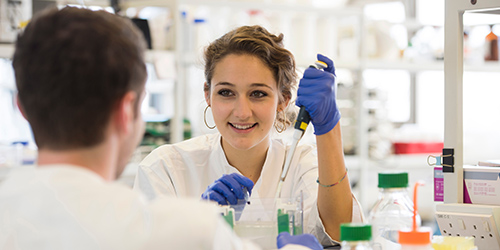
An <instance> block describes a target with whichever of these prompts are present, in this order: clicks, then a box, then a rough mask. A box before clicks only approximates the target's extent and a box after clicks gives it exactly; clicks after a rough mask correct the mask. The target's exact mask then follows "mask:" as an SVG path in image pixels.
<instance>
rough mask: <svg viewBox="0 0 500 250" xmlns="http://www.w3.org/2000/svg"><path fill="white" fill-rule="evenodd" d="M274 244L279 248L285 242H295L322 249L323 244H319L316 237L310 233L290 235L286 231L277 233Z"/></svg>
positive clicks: (314, 248) (315, 249)
mask: <svg viewBox="0 0 500 250" xmlns="http://www.w3.org/2000/svg"><path fill="white" fill-rule="evenodd" d="M276 244H277V245H278V249H281V248H282V247H284V246H285V245H287V244H295V245H301V246H305V247H308V248H310V249H313V250H323V246H321V244H319V242H318V239H316V237H314V235H312V234H301V235H290V234H289V233H288V232H283V233H280V234H279V235H278V238H277V241H276Z"/></svg>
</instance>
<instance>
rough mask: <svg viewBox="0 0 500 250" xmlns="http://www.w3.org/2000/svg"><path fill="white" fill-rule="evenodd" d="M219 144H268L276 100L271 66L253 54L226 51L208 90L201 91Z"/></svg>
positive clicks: (237, 146)
mask: <svg viewBox="0 0 500 250" xmlns="http://www.w3.org/2000/svg"><path fill="white" fill-rule="evenodd" d="M205 98H206V100H207V104H208V105H210V106H211V108H212V113H213V116H214V121H215V124H216V125H217V128H218V130H219V132H220V133H221V135H222V138H223V146H224V147H227V146H231V147H233V148H235V149H238V150H248V149H252V148H254V147H263V148H266V149H267V147H268V146H269V135H270V133H271V130H272V129H273V124H274V119H275V117H276V110H277V109H278V108H279V109H280V110H281V109H282V108H283V107H282V106H283V105H278V103H279V101H278V100H279V91H278V88H277V83H276V80H275V79H274V77H273V74H272V72H271V70H270V69H269V68H268V67H267V66H266V65H264V63H263V62H262V61H261V60H260V59H259V58H257V57H255V56H251V55H235V54H230V55H227V56H226V57H225V58H223V59H222V60H221V61H220V62H219V63H218V64H217V65H216V66H215V69H214V74H213V77H212V86H211V88H210V92H205Z"/></svg>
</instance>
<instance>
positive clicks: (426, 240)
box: [399, 228, 431, 245]
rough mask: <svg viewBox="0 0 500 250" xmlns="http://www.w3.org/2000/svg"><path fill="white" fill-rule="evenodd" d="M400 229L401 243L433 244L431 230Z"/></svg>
mask: <svg viewBox="0 0 500 250" xmlns="http://www.w3.org/2000/svg"><path fill="white" fill-rule="evenodd" d="M422 229H423V228H420V229H419V230H416V231H413V230H399V244H401V245H428V244H431V232H430V231H429V230H422Z"/></svg>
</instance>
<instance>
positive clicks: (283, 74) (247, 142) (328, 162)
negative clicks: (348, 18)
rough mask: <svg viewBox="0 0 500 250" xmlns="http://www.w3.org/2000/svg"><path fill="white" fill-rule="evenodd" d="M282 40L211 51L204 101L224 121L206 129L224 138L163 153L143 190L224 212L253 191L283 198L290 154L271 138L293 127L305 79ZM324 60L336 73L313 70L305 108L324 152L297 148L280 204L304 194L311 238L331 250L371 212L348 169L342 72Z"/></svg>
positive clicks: (143, 175) (153, 160) (142, 179)
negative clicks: (205, 202) (289, 112)
mask: <svg viewBox="0 0 500 250" xmlns="http://www.w3.org/2000/svg"><path fill="white" fill-rule="evenodd" d="M282 41H283V35H282V34H280V35H279V36H276V35H273V34H271V33H269V32H268V31H267V30H265V29H264V28H263V27H260V26H243V27H240V28H237V29H235V30H232V31H230V32H228V33H227V34H225V35H223V36H222V37H220V38H219V39H217V40H215V41H214V42H212V43H211V44H210V45H209V46H208V47H207V49H206V50H205V55H204V57H205V79H206V82H205V85H204V92H205V99H206V102H207V109H208V108H211V110H212V114H213V117H214V121H215V126H213V125H212V127H210V125H209V124H207V126H209V127H210V128H215V127H216V128H217V130H218V132H219V133H216V134H210V135H203V136H199V137H196V138H193V139H190V140H187V141H184V142H181V143H177V144H173V145H164V146H162V147H159V148H158V149H156V150H154V151H153V152H152V153H151V154H150V155H149V156H147V157H146V158H145V159H144V161H143V162H142V163H141V165H140V168H139V172H138V174H137V178H136V181H135V186H134V188H135V189H139V190H141V191H142V192H144V193H145V194H146V195H147V196H148V197H149V198H151V199H153V198H154V197H156V196H163V195H174V196H179V197H183V196H192V197H200V196H201V197H202V198H203V199H209V200H214V201H216V202H218V203H219V204H228V203H230V204H235V203H236V200H237V199H241V198H243V195H244V188H246V189H247V190H249V191H250V192H251V197H252V199H255V198H275V195H276V192H277V188H278V183H279V180H280V175H281V172H282V169H283V165H284V164H283V163H284V161H285V156H286V154H287V152H288V150H289V148H290V147H289V145H285V144H284V143H283V142H282V141H281V140H277V139H273V138H272V134H273V133H274V131H273V130H274V129H276V130H277V131H282V130H284V129H285V128H286V127H287V126H288V125H289V124H290V121H287V119H286V116H285V115H284V114H285V111H286V108H287V106H288V104H289V103H290V101H291V97H292V90H293V88H294V85H295V84H296V80H297V75H296V73H295V70H296V69H295V61H294V58H293V55H292V54H291V53H290V52H289V51H288V50H286V49H284V48H283V44H282ZM318 60H320V61H323V62H325V63H326V64H327V65H328V67H327V68H325V69H324V70H318V69H314V68H309V69H306V70H305V72H304V77H303V78H302V79H301V80H300V85H299V89H298V93H297V101H296V103H297V105H299V106H304V107H305V108H306V110H307V111H308V112H309V114H310V116H311V122H312V124H313V126H314V131H315V135H316V145H301V146H298V147H297V149H296V150H295V153H294V157H293V159H292V164H291V166H290V169H289V171H288V174H287V176H286V178H285V181H284V183H283V187H282V190H281V193H280V197H295V196H296V195H298V194H299V193H300V192H301V191H302V192H303V194H304V232H305V233H312V234H314V235H315V236H316V237H317V238H318V240H319V241H320V243H322V244H323V245H331V244H335V243H336V241H338V240H339V236H340V224H341V223H345V222H360V221H362V220H363V215H362V214H363V213H362V210H361V208H360V206H359V204H358V203H357V201H356V199H355V198H353V195H352V193H351V188H350V184H349V178H348V176H347V170H346V167H345V163H344V156H343V149H342V137H341V131H340V125H339V124H338V121H339V120H340V112H339V111H338V108H337V105H336V100H335V91H336V85H335V68H334V66H333V62H332V61H331V60H330V59H328V58H327V57H324V56H322V55H318ZM207 109H206V110H205V116H206V111H207ZM205 119H206V118H205ZM207 186H208V188H207Z"/></svg>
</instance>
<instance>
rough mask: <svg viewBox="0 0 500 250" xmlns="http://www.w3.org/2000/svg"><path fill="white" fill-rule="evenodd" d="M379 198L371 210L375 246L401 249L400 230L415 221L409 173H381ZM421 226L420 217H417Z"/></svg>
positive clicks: (385, 249) (379, 177) (386, 249)
mask: <svg viewBox="0 0 500 250" xmlns="http://www.w3.org/2000/svg"><path fill="white" fill-rule="evenodd" d="M378 187H379V188H380V192H379V198H378V201H377V203H376V204H375V206H374V207H373V208H372V210H371V211H370V215H369V218H370V223H371V224H372V235H373V241H374V246H375V245H378V246H380V247H381V249H384V250H391V249H400V248H401V246H400V245H399V243H398V232H399V230H400V229H404V228H411V227H412V221H413V202H412V201H411V199H410V197H409V196H408V190H407V187H408V173H379V174H378ZM416 220H417V225H419V226H420V217H419V216H418V215H417V217H416Z"/></svg>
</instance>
